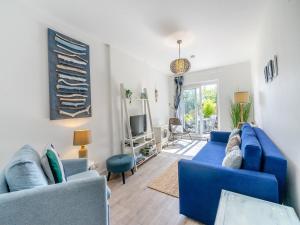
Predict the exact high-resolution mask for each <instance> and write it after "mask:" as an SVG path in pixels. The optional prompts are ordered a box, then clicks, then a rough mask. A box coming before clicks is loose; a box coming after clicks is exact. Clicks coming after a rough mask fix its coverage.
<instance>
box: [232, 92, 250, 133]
mask: <svg viewBox="0 0 300 225" xmlns="http://www.w3.org/2000/svg"><path fill="white" fill-rule="evenodd" d="M251 107H252V99H251V98H250V101H249V102H248V103H245V104H242V105H240V104H238V103H233V102H231V112H230V117H231V121H232V125H233V128H237V127H238V125H239V122H241V108H242V110H243V111H242V112H243V121H244V122H248V120H249V116H250V111H251Z"/></svg>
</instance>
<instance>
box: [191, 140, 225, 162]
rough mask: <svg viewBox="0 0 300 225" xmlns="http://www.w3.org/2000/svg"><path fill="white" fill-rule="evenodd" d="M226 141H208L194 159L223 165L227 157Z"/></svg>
mask: <svg viewBox="0 0 300 225" xmlns="http://www.w3.org/2000/svg"><path fill="white" fill-rule="evenodd" d="M225 148H226V143H224V142H215V141H210V142H208V143H207V144H206V145H205V146H204V147H203V148H202V149H201V151H199V153H198V154H197V155H196V156H195V157H194V158H193V160H195V161H198V162H201V163H204V164H210V165H216V166H222V161H223V159H224V157H225Z"/></svg>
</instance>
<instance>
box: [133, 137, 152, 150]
mask: <svg viewBox="0 0 300 225" xmlns="http://www.w3.org/2000/svg"><path fill="white" fill-rule="evenodd" d="M153 141H154V139H153V138H152V139H151V140H149V141H145V142H143V143H140V144H138V145H136V146H134V147H133V149H134V150H136V149H138V148H140V147H143V146H145V145H146V144H149V143H151V142H153Z"/></svg>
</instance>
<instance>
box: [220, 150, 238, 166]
mask: <svg viewBox="0 0 300 225" xmlns="http://www.w3.org/2000/svg"><path fill="white" fill-rule="evenodd" d="M242 161H243V156H242V151H241V150H240V149H239V148H238V149H235V150H232V151H231V152H229V153H228V154H227V155H226V156H225V158H224V159H223V162H222V166H224V167H228V168H233V169H240V168H241V166H242Z"/></svg>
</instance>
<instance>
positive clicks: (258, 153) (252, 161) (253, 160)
mask: <svg viewBox="0 0 300 225" xmlns="http://www.w3.org/2000/svg"><path fill="white" fill-rule="evenodd" d="M241 139H242V144H241V150H242V153H243V165H242V168H243V169H246V170H254V171H260V167H261V159H262V149H261V146H260V143H259V141H258V139H257V137H256V134H255V131H254V130H253V128H252V127H251V126H250V125H249V124H245V125H243V127H242V136H241Z"/></svg>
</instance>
